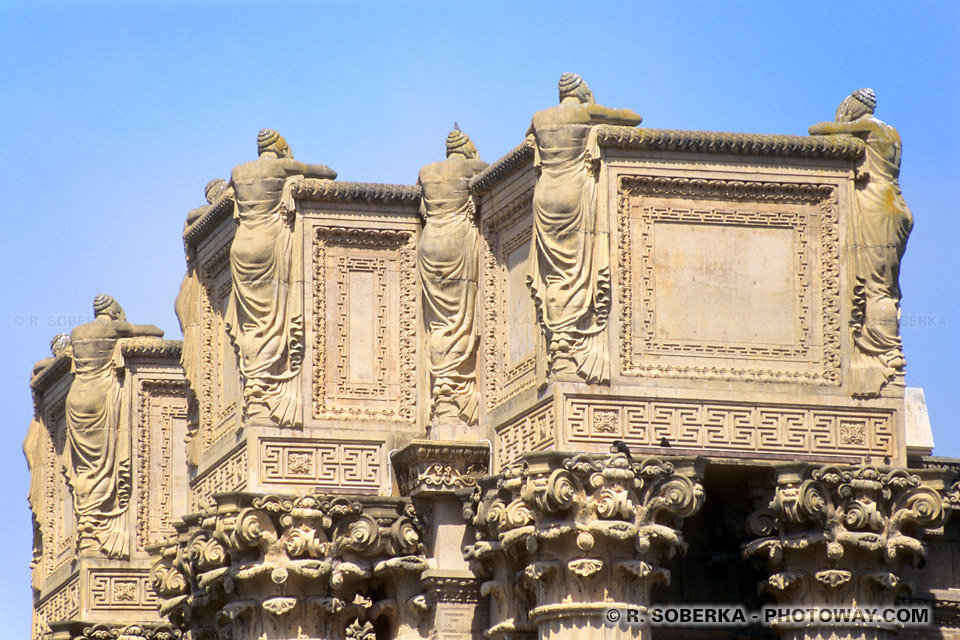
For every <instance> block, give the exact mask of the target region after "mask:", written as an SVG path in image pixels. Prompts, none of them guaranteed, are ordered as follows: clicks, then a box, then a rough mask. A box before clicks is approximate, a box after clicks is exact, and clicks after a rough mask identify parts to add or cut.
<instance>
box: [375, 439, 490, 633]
mask: <svg viewBox="0 0 960 640" xmlns="http://www.w3.org/2000/svg"><path fill="white" fill-rule="evenodd" d="M390 460H391V462H392V463H393V468H394V471H395V473H396V477H397V485H398V488H399V490H400V493H401V495H404V496H410V498H411V499H412V500H413V502H414V504H415V505H416V507H417V511H418V512H419V513H420V514H422V517H423V518H424V520H425V521H426V522H425V525H424V547H425V552H426V556H427V557H428V562H429V565H430V568H429V569H428V570H427V571H425V572H424V573H423V590H424V592H425V593H426V596H427V601H428V603H429V605H430V611H429V613H428V618H427V621H426V626H427V628H429V629H431V630H432V632H431V633H432V636H431V637H432V638H434V639H435V640H455V639H456V640H470V639H471V638H481V637H483V632H484V631H485V630H486V628H487V611H486V607H484V606H483V605H481V604H480V600H481V596H480V581H479V580H478V579H477V576H476V574H474V573H473V572H472V571H470V567H469V565H468V564H467V563H466V561H465V560H464V558H463V551H462V548H463V546H464V544H465V543H466V542H468V541H472V540H473V537H474V535H473V529H472V527H470V526H468V525H467V524H466V523H465V522H464V521H463V518H462V517H461V511H462V503H461V500H460V498H458V497H457V493H469V492H470V491H471V490H472V489H474V488H476V486H477V481H478V480H479V478H481V477H483V476H486V475H487V474H488V473H489V469H490V445H489V444H487V443H480V442H461V441H437V440H414V441H412V442H410V443H408V444H406V445H404V446H403V447H401V448H399V449H397V450H396V451H395V452H393V454H392V455H391V456H390Z"/></svg>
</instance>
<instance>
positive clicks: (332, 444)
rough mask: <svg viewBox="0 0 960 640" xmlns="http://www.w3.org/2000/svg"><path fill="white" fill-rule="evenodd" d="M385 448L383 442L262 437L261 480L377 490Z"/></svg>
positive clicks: (333, 488) (329, 488)
mask: <svg viewBox="0 0 960 640" xmlns="http://www.w3.org/2000/svg"><path fill="white" fill-rule="evenodd" d="M382 449H383V446H382V444H381V443H379V442H342V441H337V440H308V439H306V438H303V439H290V438H283V439H276V440H274V439H270V438H262V439H261V440H260V480H261V482H263V483H264V484H271V483H277V484H297V485H309V486H311V487H317V488H318V489H320V490H323V491H331V492H342V491H347V492H361V493H371V492H372V493H376V492H377V491H378V490H379V488H380V475H381V473H380V472H381V467H382V466H383V465H382V463H383V453H382Z"/></svg>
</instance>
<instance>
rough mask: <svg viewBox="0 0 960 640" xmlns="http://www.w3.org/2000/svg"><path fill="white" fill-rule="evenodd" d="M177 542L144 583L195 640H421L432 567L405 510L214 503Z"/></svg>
mask: <svg viewBox="0 0 960 640" xmlns="http://www.w3.org/2000/svg"><path fill="white" fill-rule="evenodd" d="M178 532H179V535H178V537H177V538H176V539H175V540H171V543H170V544H168V545H167V547H166V548H165V549H164V552H163V557H162V559H161V560H160V562H158V563H157V564H156V565H155V566H154V568H153V571H152V573H151V581H152V584H153V587H154V589H155V590H156V591H157V593H158V594H159V595H160V597H161V599H162V600H163V604H162V605H161V609H160V611H161V614H163V615H165V616H166V617H167V618H168V619H169V620H170V621H171V622H172V623H173V624H174V625H175V626H176V627H177V628H179V629H180V630H182V631H184V632H186V631H191V632H192V633H193V634H194V636H191V637H204V634H207V635H209V636H210V637H214V638H225V637H228V638H232V639H233V640H261V638H266V639H267V640H273V639H278V640H279V639H286V638H305V639H309V640H313V639H319V638H324V639H342V638H348V637H358V638H359V637H364V634H365V633H366V632H367V631H368V630H372V629H373V628H374V627H376V628H377V629H381V630H384V631H385V632H387V633H388V634H389V635H388V636H387V637H389V638H395V639H412V638H420V637H421V633H420V626H421V625H420V622H421V618H422V616H423V614H424V612H425V611H426V608H427V602H426V598H425V596H424V595H423V594H422V593H421V588H420V574H421V573H422V572H423V570H424V569H425V568H426V566H427V565H426V560H425V559H424V557H423V553H422V545H421V532H420V522H419V519H418V517H417V515H416V513H415V511H414V508H413V505H412V504H411V503H410V502H409V501H405V500H400V499H396V498H378V497H366V496H364V497H356V498H353V497H342V496H341V497H333V496H327V495H313V496H298V497H296V498H291V497H280V496H272V495H251V494H240V493H232V494H221V495H218V496H217V506H216V510H215V512H207V513H204V514H201V515H194V516H189V517H188V518H185V519H184V523H183V524H182V525H181V526H180V527H178ZM351 630H352V631H351ZM351 633H353V635H350V634H351ZM357 634H359V635H357Z"/></svg>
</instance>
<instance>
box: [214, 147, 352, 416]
mask: <svg viewBox="0 0 960 640" xmlns="http://www.w3.org/2000/svg"><path fill="white" fill-rule="evenodd" d="M258 151H259V157H258V158H257V159H256V160H254V161H252V162H247V163H245V164H241V165H239V166H236V167H234V169H233V171H232V172H231V174H230V185H231V186H232V187H233V189H234V191H235V194H236V196H235V197H236V203H237V209H236V216H237V231H236V235H235V236H234V239H233V244H232V245H231V247H230V272H231V276H232V278H233V290H232V293H231V296H230V301H229V304H228V307H227V314H226V318H225V324H226V327H227V331H228V333H229V335H230V339H231V340H232V342H233V344H234V346H235V348H236V350H237V353H238V356H239V358H238V359H239V368H240V375H241V378H242V380H243V420H244V423H245V424H263V425H278V426H283V427H296V426H299V425H301V424H302V420H303V418H302V414H303V402H302V399H301V391H300V386H299V382H298V379H297V377H298V375H299V373H300V369H301V366H302V363H303V349H304V327H303V283H302V281H301V279H300V276H299V275H296V274H299V273H300V272H301V271H302V255H301V254H302V250H301V247H300V245H299V244H298V243H297V242H295V241H294V238H295V237H296V234H295V231H294V227H295V225H296V224H297V222H296V220H297V217H296V213H295V207H294V204H293V198H292V196H291V190H292V188H293V183H294V182H296V181H297V180H299V179H302V178H304V177H306V178H324V179H331V180H332V179H335V178H336V177H337V174H336V172H335V171H333V170H332V169H330V168H329V167H327V166H326V165H308V164H303V163H301V162H296V161H295V160H294V159H293V154H292V153H291V152H290V147H289V146H287V143H286V141H285V140H284V139H283V138H282V137H281V136H280V135H279V134H278V133H277V132H276V131H272V130H270V129H264V130H263V131H261V132H260V135H259V137H258Z"/></svg>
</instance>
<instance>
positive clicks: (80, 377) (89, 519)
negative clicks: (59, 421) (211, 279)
mask: <svg viewBox="0 0 960 640" xmlns="http://www.w3.org/2000/svg"><path fill="white" fill-rule="evenodd" d="M93 310H94V314H95V319H94V321H93V322H90V323H87V324H83V325H80V326H78V327H76V328H75V329H74V330H73V332H72V333H71V334H70V339H71V342H72V345H71V346H72V352H73V372H74V378H73V383H72V384H71V386H70V391H69V392H68V393H67V401H66V420H67V444H68V448H69V452H70V457H69V463H68V464H67V465H66V473H67V478H68V480H69V484H70V488H71V490H72V492H73V504H74V509H75V510H76V513H77V517H78V534H79V535H78V541H77V543H78V545H79V547H80V549H81V551H83V550H92V551H99V552H102V553H103V554H105V555H107V556H108V557H111V558H118V557H126V556H127V555H128V554H129V542H130V541H129V536H128V535H127V528H126V518H125V513H126V510H127V503H128V502H129V499H130V490H131V477H130V473H131V469H130V456H131V449H130V446H131V442H130V427H129V425H128V424H124V423H123V421H121V419H120V382H119V380H118V379H117V375H116V370H115V366H114V362H115V353H114V351H115V347H116V345H117V341H118V340H119V339H120V338H126V337H134V336H157V337H160V336H162V335H163V331H161V330H160V329H158V328H157V327H154V326H152V325H134V324H130V323H128V322H127V321H126V316H125V315H124V313H123V309H122V308H121V307H120V305H119V304H118V303H117V302H116V301H115V300H114V299H113V298H111V297H110V296H105V295H99V296H97V297H96V299H95V300H94V303H93Z"/></svg>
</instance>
